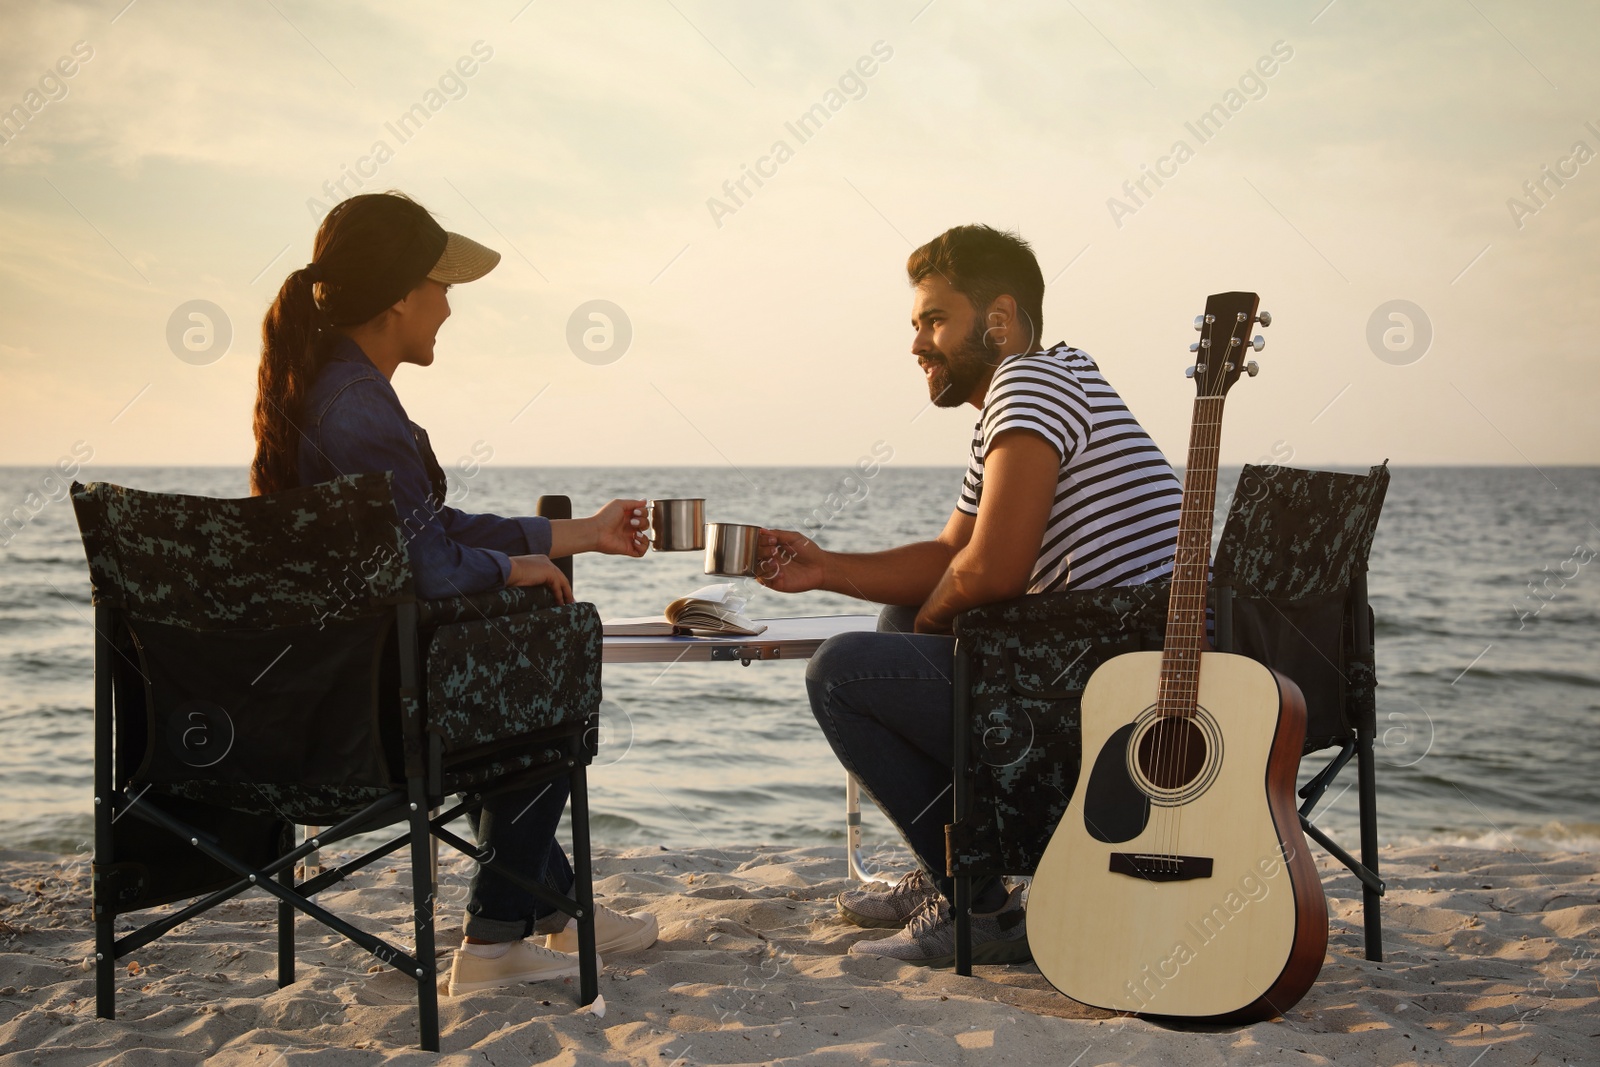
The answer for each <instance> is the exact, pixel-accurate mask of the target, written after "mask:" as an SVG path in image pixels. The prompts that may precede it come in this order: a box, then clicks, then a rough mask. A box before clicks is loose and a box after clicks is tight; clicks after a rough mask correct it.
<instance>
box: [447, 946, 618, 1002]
mask: <svg viewBox="0 0 1600 1067" xmlns="http://www.w3.org/2000/svg"><path fill="white" fill-rule="evenodd" d="M595 966H596V967H597V968H598V967H599V966H600V961H599V960H598V959H596V960H595ZM577 974H578V957H576V956H571V955H568V954H567V953H565V952H553V951H551V950H550V949H548V948H545V947H544V946H543V945H535V944H534V943H533V942H531V941H513V942H512V943H511V948H510V949H508V950H507V951H506V954H505V955H503V956H501V957H499V958H498V959H488V958H486V957H484V956H477V955H474V954H472V953H471V952H468V951H467V950H466V948H465V947H463V948H458V949H456V953H455V959H454V961H453V962H452V963H451V965H450V985H449V987H448V995H449V996H452V997H457V996H460V995H461V994H462V993H471V992H473V991H474V990H478V989H493V988H495V987H497V986H509V985H517V984H519V983H522V982H542V981H544V980H545V979H548V978H572V977H574V976H576V975H577Z"/></svg>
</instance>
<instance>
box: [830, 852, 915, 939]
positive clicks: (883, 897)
mask: <svg viewBox="0 0 1600 1067" xmlns="http://www.w3.org/2000/svg"><path fill="white" fill-rule="evenodd" d="M874 885H876V883H874ZM938 895H939V891H938V890H937V889H935V888H934V886H933V883H932V882H930V881H929V880H928V876H927V874H926V873H925V872H924V871H923V869H922V868H921V867H918V868H917V869H916V870H914V871H912V872H911V873H910V874H907V875H904V876H902V877H901V879H900V880H899V881H898V882H896V883H895V884H894V885H892V886H890V887H889V888H888V889H878V888H874V887H871V886H863V887H862V888H860V889H846V890H845V891H844V892H843V893H840V894H839V896H838V898H837V900H838V903H839V916H840V918H842V919H844V921H845V922H851V923H855V924H856V925H857V926H864V927H866V928H867V929H869V930H898V929H900V928H901V927H902V926H904V925H905V924H906V923H907V922H908V921H910V919H911V916H913V915H915V914H916V913H917V912H918V911H920V910H922V906H923V905H924V904H926V903H928V901H930V900H932V899H934V898H935V897H937V896H938Z"/></svg>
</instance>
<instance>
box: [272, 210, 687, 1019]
mask: <svg viewBox="0 0 1600 1067" xmlns="http://www.w3.org/2000/svg"><path fill="white" fill-rule="evenodd" d="M499 261H500V254H499V253H498V252H494V251H491V250H490V249H488V248H485V247H484V246H482V245H480V244H478V243H477V242H475V241H471V240H468V239H467V238H465V237H462V236H461V235H460V234H454V233H446V232H445V231H444V230H443V229H442V228H440V226H439V224H438V223H437V222H435V221H434V220H433V217H432V216H431V215H429V214H428V212H427V211H425V210H424V209H423V208H422V207H421V206H419V205H418V204H416V203H414V202H413V201H411V200H409V199H407V198H406V197H404V196H402V195H400V194H398V193H377V194H366V195H361V196H354V197H351V198H350V199H348V200H345V201H343V202H341V203H339V204H338V205H336V206H335V207H334V208H333V210H332V211H330V212H329V213H328V215H327V217H325V218H324V219H323V220H322V225H321V227H320V228H319V229H318V230H317V237H316V243H315V246H314V253H313V257H312V261H311V262H310V263H308V264H307V265H306V266H304V267H302V268H301V269H299V270H297V271H295V272H294V273H293V274H290V275H289V277H288V278H287V279H286V280H285V281H284V283H283V287H282V288H281V289H279V290H278V296H277V299H276V300H275V301H274V302H273V305H272V307H271V308H270V309H269V310H268V311H267V316H266V320H265V321H264V322H263V323H262V330H261V333H262V349H261V369H260V373H259V377H258V394H257V397H256V407H255V435H256V456H255V461H254V463H253V464H252V465H251V468H250V480H251V488H252V490H253V491H254V492H256V493H272V492H276V491H278V490H280V489H288V488H292V487H295V486H301V485H312V484H314V483H317V482H321V481H326V480H328V479H329V478H332V477H334V476H336V475H339V474H354V473H358V472H381V471H390V472H392V474H393V482H392V483H393V486H394V497H395V505H396V507H397V508H398V509H399V514H400V517H401V525H402V527H403V528H404V530H405V533H406V536H407V539H408V544H407V550H408V552H409V554H410V558H411V563H412V568H413V571H414V573H415V581H416V591H417V594H418V595H419V596H421V597H426V598H433V597H449V596H463V595H468V594H472V593H482V592H487V591H490V590H493V589H499V588H502V587H504V586H540V585H542V586H547V587H548V588H549V589H550V590H551V592H552V593H553V594H554V596H555V600H556V602H557V603H560V604H570V603H571V602H572V587H571V586H570V585H569V584H568V583H567V580H566V577H565V576H564V575H563V574H562V573H561V571H560V570H559V569H557V567H556V566H555V564H553V563H552V562H551V561H550V557H551V556H556V557H561V556H567V555H571V554H573V553H577V552H606V553H610V554H613V555H626V556H639V555H642V554H643V553H644V551H645V549H646V548H647V547H648V544H649V542H648V540H647V539H646V537H645V535H644V532H643V529H642V525H643V520H642V516H643V514H644V501H641V500H613V501H612V502H611V503H609V504H607V505H606V506H605V507H603V508H601V509H600V510H599V511H598V512H596V513H595V514H594V515H592V516H590V517H589V518H587V519H573V520H565V521H563V520H550V519H543V518H531V517H527V518H502V517H500V516H498V515H469V514H464V513H462V512H460V511H457V510H456V509H455V508H451V507H448V506H446V505H445V492H446V483H445V477H444V472H443V471H442V470H441V469H440V467H439V463H438V460H437V459H435V457H434V454H433V449H432V448H431V447H430V446H429V444H428V435H427V434H426V433H425V432H424V431H423V429H422V428H421V427H420V426H417V425H416V424H415V423H413V422H411V421H410V420H409V419H407V418H406V413H405V408H404V407H402V406H401V404H400V398H399V397H398V396H397V395H396V394H395V391H394V389H393V387H391V386H390V384H389V380H390V379H391V378H392V377H393V376H394V372H395V370H396V369H397V368H398V367H399V365H400V364H402V363H414V364H417V365H418V366H422V367H426V366H429V365H430V364H432V363H433V344H434V337H435V335H436V334H437V333H438V330H439V327H440V326H441V325H442V324H443V323H444V320H445V319H446V318H448V317H449V315H450V304H449V301H448V300H447V298H446V296H445V293H446V291H447V290H448V289H449V288H450V286H451V285H452V284H455V283H458V282H469V281H473V280H474V279H477V278H481V277H483V276H484V275H485V274H487V273H488V272H489V271H490V270H492V269H493V268H494V266H495V264H497V263H498V262H499ZM566 804H567V785H566V781H565V779H558V780H557V781H555V782H553V783H551V784H550V785H549V786H547V787H543V788H542V789H541V790H539V791H538V792H535V791H533V790H528V791H524V792H517V793H512V794H510V795H507V796H502V797H498V798H494V799H491V800H489V801H486V802H485V804H484V807H483V812H482V814H481V816H480V817H479V819H478V823H477V825H476V826H475V827H474V829H475V830H476V832H477V836H478V840H479V843H480V844H481V845H487V846H488V847H489V849H490V850H491V851H492V852H493V853H495V854H497V855H500V856H505V857H510V858H512V860H513V862H517V861H519V860H520V861H521V862H520V863H518V866H520V867H522V868H523V870H525V871H528V872H529V873H530V874H532V875H533V876H534V877H536V878H538V879H539V880H540V881H541V882H542V883H543V884H545V885H548V886H550V887H551V888H552V889H555V890H556V891H557V892H560V893H567V892H570V890H571V888H572V880H573V876H572V868H571V866H570V865H569V864H568V862H567V857H566V854H565V853H564V852H562V850H561V846H560V845H559V844H557V843H556V839H555V831H556V826H557V824H558V823H559V821H560V819H561V813H562V811H563V810H564V809H565V807H566ZM464 927H465V933H466V939H465V943H464V944H463V945H462V947H461V948H459V949H457V950H456V955H455V959H454V962H453V964H452V966H451V973H450V993H451V994H452V995H455V994H458V993H464V992H469V991H471V990H474V989H486V988H489V987H492V986H500V985H511V984H514V983H517V982H526V981H535V980H539V979H545V978H565V977H568V976H571V975H575V974H577V973H578V961H577V957H576V955H575V953H576V950H577V931H576V927H575V924H571V923H569V921H568V920H567V917H566V916H565V915H564V914H563V913H561V912H559V911H554V910H553V909H551V908H550V907H549V906H548V905H545V904H542V903H540V902H539V901H538V900H537V899H536V898H535V897H534V896H533V895H532V894H530V893H528V892H527V891H526V890H524V889H521V888H519V887H517V886H515V885H513V884H512V883H510V882H509V881H507V880H506V879H504V878H502V877H500V876H499V875H497V874H495V873H494V872H492V871H488V870H485V869H484V868H482V867H480V868H478V870H477V873H476V874H475V875H474V876H473V879H472V885H471V889H470V893H469V896H468V900H467V916H466V921H465V923H464ZM595 928H596V935H597V941H598V943H599V948H600V952H601V954H602V956H603V955H605V954H615V953H619V952H630V951H637V950H639V949H643V948H645V947H647V946H649V945H650V944H653V943H654V941H655V939H656V920H655V917H654V916H652V915H649V914H647V913H644V914H640V915H621V914H618V913H617V912H614V911H612V910H610V909H609V908H605V907H603V906H602V907H597V908H596V915H595ZM530 934H543V935H546V938H545V944H543V945H540V944H534V943H532V942H530V941H529V940H527V938H528V937H529V935H530Z"/></svg>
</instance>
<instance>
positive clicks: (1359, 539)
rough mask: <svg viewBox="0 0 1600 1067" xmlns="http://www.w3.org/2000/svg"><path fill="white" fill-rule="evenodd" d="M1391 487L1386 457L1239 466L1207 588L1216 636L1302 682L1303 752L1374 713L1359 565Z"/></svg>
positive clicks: (1340, 736) (1340, 737)
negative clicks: (1318, 465)
mask: <svg viewBox="0 0 1600 1067" xmlns="http://www.w3.org/2000/svg"><path fill="white" fill-rule="evenodd" d="M1388 487H1389V469H1388V465H1387V464H1381V465H1379V466H1376V467H1373V468H1372V469H1371V470H1370V471H1369V472H1368V473H1367V474H1340V473H1337V472H1334V471H1307V470H1296V469H1294V468H1291V467H1264V466H1256V465H1254V464H1251V465H1247V466H1246V467H1245V468H1244V470H1243V472H1242V473H1241V474H1240V476H1239V486H1238V489H1237V490H1236V492H1235V494H1234V497H1233V503H1232V505H1231V507H1230V508H1229V512H1228V519H1227V523H1226V525H1225V526H1224V527H1223V530H1222V539H1221V541H1220V543H1219V544H1218V547H1217V555H1216V561H1215V564H1214V568H1213V574H1214V578H1213V584H1214V585H1215V587H1216V588H1217V591H1218V594H1219V596H1221V597H1226V598H1227V602H1228V606H1227V609H1226V610H1219V621H1221V620H1224V619H1225V620H1226V622H1225V624H1224V628H1226V629H1228V630H1230V631H1231V635H1230V634H1222V635H1219V637H1220V642H1219V643H1220V644H1221V645H1222V646H1223V647H1226V648H1229V649H1230V650H1231V651H1234V652H1238V653H1241V654H1243V655H1247V656H1250V657H1252V658H1254V659H1257V660H1260V661H1261V662H1263V663H1265V664H1267V665H1268V666H1269V667H1272V668H1273V669H1274V670H1277V671H1280V672H1282V673H1283V674H1285V675H1287V676H1288V677H1289V678H1290V679H1292V680H1293V681H1294V682H1295V683H1296V684H1297V685H1298V686H1299V687H1300V690H1301V692H1302V693H1303V694H1304V696H1305V698H1306V720H1307V723H1306V727H1307V728H1306V751H1308V752H1309V751H1314V750H1315V749H1318V748H1324V747H1327V746H1328V745H1331V744H1338V743H1340V742H1342V741H1344V740H1346V739H1348V738H1350V737H1351V736H1353V733H1354V730H1355V726H1356V724H1357V723H1359V722H1362V721H1370V717H1371V715H1372V714H1373V709H1374V705H1375V701H1376V685H1377V682H1376V671H1375V668H1374V665H1373V654H1372V643H1371V628H1370V621H1369V618H1368V615H1367V612H1368V608H1367V603H1366V572H1367V558H1368V556H1369V555H1370V553H1371V551H1372V539H1373V536H1374V534H1375V533H1376V531H1377V528H1378V513H1379V512H1380V511H1381V510H1382V508H1383V498H1384V493H1385V492H1386V491H1387V489H1388ZM1230 593H1231V596H1230V595H1229V594H1230Z"/></svg>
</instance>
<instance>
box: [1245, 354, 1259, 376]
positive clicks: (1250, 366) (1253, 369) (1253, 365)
mask: <svg viewBox="0 0 1600 1067" xmlns="http://www.w3.org/2000/svg"><path fill="white" fill-rule="evenodd" d="M1244 372H1245V373H1246V374H1248V375H1250V377H1252V378H1254V377H1255V376H1256V375H1258V374H1260V373H1261V364H1259V363H1257V362H1256V361H1255V360H1253V359H1252V360H1251V361H1250V362H1248V363H1246V364H1245V365H1244Z"/></svg>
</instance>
